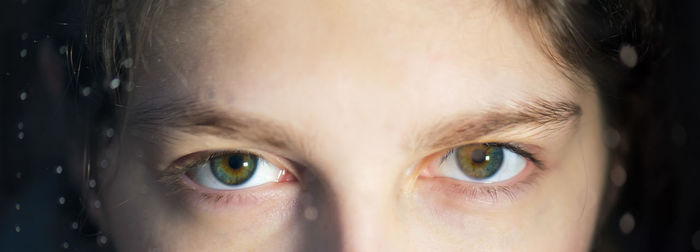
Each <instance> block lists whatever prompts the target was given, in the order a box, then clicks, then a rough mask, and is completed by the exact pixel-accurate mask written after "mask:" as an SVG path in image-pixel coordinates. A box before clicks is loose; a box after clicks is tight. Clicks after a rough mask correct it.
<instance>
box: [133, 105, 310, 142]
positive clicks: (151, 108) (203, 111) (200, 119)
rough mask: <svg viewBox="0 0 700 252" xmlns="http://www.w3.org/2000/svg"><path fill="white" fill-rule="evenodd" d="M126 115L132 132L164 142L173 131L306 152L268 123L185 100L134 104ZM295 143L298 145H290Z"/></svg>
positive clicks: (284, 131) (295, 136)
mask: <svg viewBox="0 0 700 252" xmlns="http://www.w3.org/2000/svg"><path fill="white" fill-rule="evenodd" d="M129 116H130V118H129V122H128V124H127V126H128V127H132V128H134V129H136V131H137V132H138V133H139V134H140V135H144V136H150V137H152V138H156V139H158V140H161V141H166V142H169V141H172V140H173V136H172V135H171V134H170V133H171V132H172V131H170V130H176V131H180V132H186V133H190V134H193V135H213V136H219V137H224V138H229V139H236V140H245V141H248V142H255V143H257V144H261V145H268V146H272V147H275V148H278V149H292V148H301V149H307V148H306V144H304V142H303V141H300V140H301V139H300V138H299V137H298V136H299V135H298V134H292V133H290V132H289V130H288V129H287V128H285V127H282V126H280V125H278V124H276V123H275V122H273V121H271V120H264V119H260V118H255V117H251V116H247V115H245V114H243V113H232V112H230V111H222V110H220V109H217V108H216V107H215V106H212V105H209V104H205V103H202V102H199V101H196V100H193V99H188V98H185V99H173V100H167V101H165V102H160V103H159V102H153V101H150V102H143V103H140V104H136V105H135V106H133V107H132V111H131V113H129ZM295 144H298V145H297V146H292V145H295Z"/></svg>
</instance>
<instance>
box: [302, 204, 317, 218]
mask: <svg viewBox="0 0 700 252" xmlns="http://www.w3.org/2000/svg"><path fill="white" fill-rule="evenodd" d="M304 218H305V219H306V220H309V221H313V220H316V218H318V209H316V208H315V207H312V206H309V207H306V208H305V209H304Z"/></svg>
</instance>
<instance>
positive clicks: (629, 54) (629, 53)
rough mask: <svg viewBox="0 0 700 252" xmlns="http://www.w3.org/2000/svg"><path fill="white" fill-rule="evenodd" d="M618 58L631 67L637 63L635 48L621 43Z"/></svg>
mask: <svg viewBox="0 0 700 252" xmlns="http://www.w3.org/2000/svg"><path fill="white" fill-rule="evenodd" d="M620 60H621V61H622V64H625V66H627V67H629V68H633V67H634V66H636V65H637V50H635V49H634V47H632V46H631V45H629V44H623V45H622V47H620Z"/></svg>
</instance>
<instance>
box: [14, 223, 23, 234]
mask: <svg viewBox="0 0 700 252" xmlns="http://www.w3.org/2000/svg"><path fill="white" fill-rule="evenodd" d="M19 231H22V228H20V227H19V225H17V226H15V232H17V233H19Z"/></svg>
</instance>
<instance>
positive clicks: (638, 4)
mask: <svg viewBox="0 0 700 252" xmlns="http://www.w3.org/2000/svg"><path fill="white" fill-rule="evenodd" d="M181 4H187V3H184V2H183V1H177V0H142V1H125V0H96V1H88V3H87V5H86V9H87V14H86V17H87V18H86V20H87V21H88V23H87V24H86V29H85V34H84V37H85V38H86V40H85V42H84V45H83V48H84V49H87V51H88V54H89V55H91V56H90V57H89V59H88V60H89V62H91V64H92V65H93V66H99V67H96V68H93V69H92V71H93V73H92V74H90V75H88V76H89V77H86V78H93V79H94V80H95V81H96V83H101V90H104V92H103V93H101V94H100V95H99V97H98V98H94V97H93V99H95V101H96V102H95V104H96V106H94V107H93V109H91V110H90V111H88V112H87V113H86V115H85V121H86V122H88V123H89V124H90V123H94V124H97V125H98V126H99V127H110V128H113V129H115V130H116V131H117V132H119V131H121V130H123V127H122V125H124V124H123V123H124V121H125V120H126V118H125V113H124V110H123V109H122V108H123V106H124V105H126V104H127V101H128V94H129V92H130V91H131V90H132V89H133V86H134V80H133V74H132V70H133V69H134V68H139V67H142V66H143V65H144V64H145V59H144V58H143V56H142V54H141V52H142V51H143V50H144V48H147V47H149V46H151V34H152V29H154V28H153V27H152V26H151V25H150V24H152V23H154V20H157V19H158V18H159V17H160V16H161V15H162V14H163V13H164V12H165V10H166V9H168V8H172V6H176V5H181ZM504 7H506V8H507V9H508V10H509V11H512V12H513V13H516V15H522V18H524V19H523V20H525V21H526V24H525V25H526V27H527V28H529V29H530V30H531V32H532V34H533V36H534V37H535V38H536V39H537V40H538V42H540V44H541V49H542V51H543V53H545V55H547V56H548V57H549V58H550V59H551V60H552V62H553V63H555V65H556V66H558V67H559V68H560V69H561V70H562V72H563V73H565V75H567V77H570V78H571V79H572V80H574V82H581V80H585V81H587V82H590V83H591V84H592V85H593V87H594V90H595V91H596V92H597V93H598V94H599V96H600V99H601V104H602V105H603V108H604V116H605V118H603V119H604V121H605V122H606V124H607V125H608V127H609V128H610V129H613V130H610V131H609V132H619V135H620V136H621V141H620V144H612V145H611V146H610V147H611V149H610V152H611V155H610V156H611V157H612V158H611V159H610V160H609V166H611V165H613V164H623V165H624V164H628V163H629V162H630V160H629V159H628V156H626V155H625V154H626V152H627V151H628V150H629V148H630V141H633V140H632V139H630V137H628V135H627V129H630V128H632V127H633V126H634V124H635V123H638V122H639V121H642V120H641V119H640V118H638V117H635V118H632V117H634V116H635V115H634V114H629V113H626V112H627V111H632V110H633V106H635V105H636V104H634V103H629V102H628V101H627V100H624V99H621V97H623V96H624V95H625V94H627V93H628V92H631V91H633V90H636V89H638V88H639V86H640V85H644V84H645V83H647V80H648V79H649V76H650V75H652V74H653V70H654V62H655V59H657V58H658V57H659V56H660V55H661V53H663V50H662V48H663V46H662V44H661V40H660V39H659V38H660V36H661V34H662V33H661V32H662V28H663V27H662V26H660V25H659V19H660V18H661V15H662V13H663V12H662V11H663V10H662V9H661V8H660V7H659V6H657V4H656V3H655V1H652V0H635V1H627V0H512V2H507V3H506V4H505V6H504ZM178 8H180V7H178ZM630 49H631V51H630ZM630 53H631V54H630ZM625 57H633V58H634V57H636V59H632V62H631V63H632V64H630V62H625V61H624V60H625ZM114 82H116V83H117V84H118V85H115V84H113V83H114ZM105 125H106V126H105ZM88 128H90V127H89V126H88ZM101 134H102V131H92V133H91V136H88V139H89V141H87V143H88V144H86V146H85V148H86V149H88V150H100V149H101V148H103V147H104V146H105V145H107V144H108V142H106V141H103V140H99V139H103V137H100V136H101ZM98 155H99V151H93V153H90V154H89V155H88V156H89V158H90V160H92V161H93V162H94V161H96V160H98V158H97V157H98ZM89 163H90V162H88V164H89ZM89 166H90V165H87V167H89ZM92 166H94V165H92ZM86 174H87V175H86V176H91V175H90V172H89V169H88V171H86ZM86 181H87V180H86ZM606 188H607V189H606V190H607V191H608V192H609V193H608V194H607V196H606V198H604V199H603V205H606V204H607V205H608V206H605V207H603V209H601V210H602V211H601V214H600V216H601V218H600V220H599V221H605V220H604V219H605V216H606V215H607V214H606V213H607V212H609V211H610V209H612V208H611V206H610V205H611V202H614V199H615V198H616V197H617V193H618V192H617V190H612V189H611V188H610V186H609V185H608V186H606ZM598 226H601V224H600V223H599V225H598ZM600 238H601V237H600V236H598V237H597V238H596V239H600Z"/></svg>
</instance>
